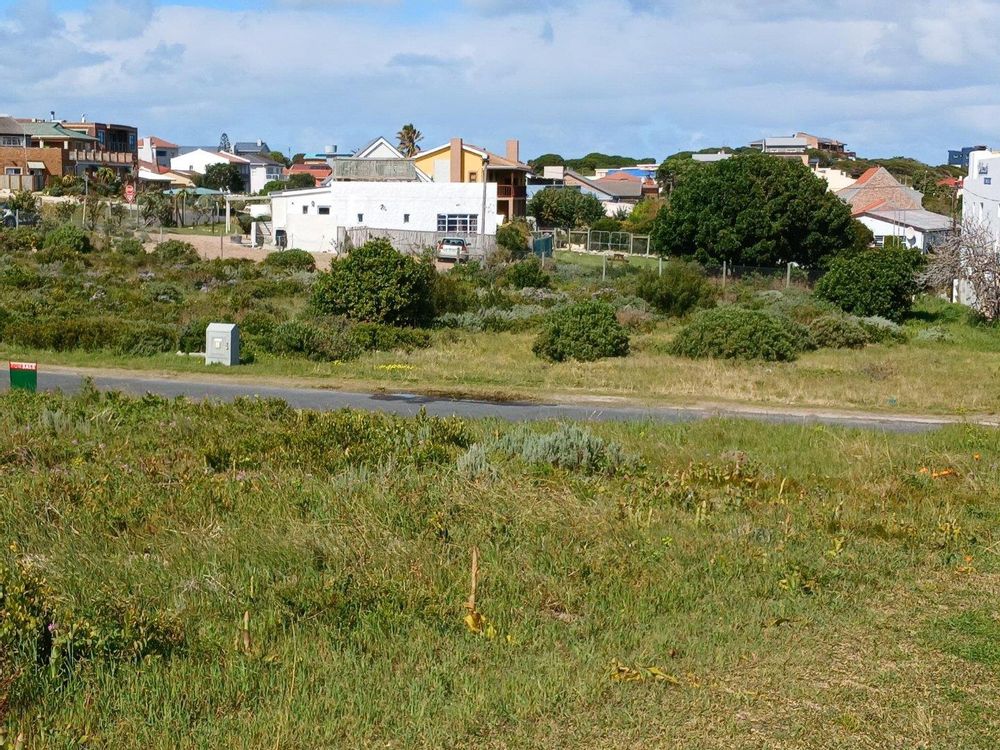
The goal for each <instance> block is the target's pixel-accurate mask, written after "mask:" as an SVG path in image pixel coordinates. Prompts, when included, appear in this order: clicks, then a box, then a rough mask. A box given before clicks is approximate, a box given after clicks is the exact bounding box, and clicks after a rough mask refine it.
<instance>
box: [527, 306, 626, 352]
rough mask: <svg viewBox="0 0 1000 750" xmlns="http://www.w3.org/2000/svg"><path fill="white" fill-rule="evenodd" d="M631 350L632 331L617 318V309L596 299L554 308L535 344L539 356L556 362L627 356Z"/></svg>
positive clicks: (534, 349) (533, 349) (533, 348)
mask: <svg viewBox="0 0 1000 750" xmlns="http://www.w3.org/2000/svg"><path fill="white" fill-rule="evenodd" d="M628 349H629V341H628V333H627V332H626V330H625V329H624V328H623V327H622V326H621V324H620V323H619V322H618V320H617V319H616V318H615V309H614V308H613V307H612V306H611V305H609V304H607V303H605V302H597V301H593V300H591V301H587V302H577V303H576V304H573V305H566V306H564V307H557V308H555V309H553V310H552V311H551V312H550V313H549V314H548V316H547V318H546V320H545V322H544V325H543V328H542V331H541V333H539V334H538V338H537V339H535V344H534V346H533V347H532V351H534V353H535V354H536V355H537V356H539V357H541V358H543V359H548V360H551V361H553V362H562V361H564V360H567V359H576V360H579V361H581V362H592V361H594V360H597V359H601V358H602V357H624V356H626V355H627V354H628Z"/></svg>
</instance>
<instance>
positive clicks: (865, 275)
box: [816, 248, 923, 321]
mask: <svg viewBox="0 0 1000 750" xmlns="http://www.w3.org/2000/svg"><path fill="white" fill-rule="evenodd" d="M922 263H923V259H922V257H921V256H920V253H919V252H917V251H916V250H907V249H891V248H883V249H878V250H868V251H865V252H862V253H858V254H856V255H848V256H846V257H843V258H837V259H836V260H834V261H833V262H832V263H831V264H830V270H829V271H828V272H827V273H826V274H824V275H823V278H821V279H820V280H819V283H818V284H817V285H816V296H817V297H819V298H820V299H825V300H827V301H829V302H832V303H833V304H835V305H838V306H839V307H841V308H842V309H844V310H846V311H847V312H849V313H852V314H854V315H860V316H869V315H878V316H881V317H883V318H888V319H890V320H895V321H899V320H901V319H902V318H903V316H904V315H906V313H907V312H909V310H910V307H911V306H912V304H913V295H914V294H916V293H917V281H916V273H917V271H918V270H919V269H920V266H921V264H922Z"/></svg>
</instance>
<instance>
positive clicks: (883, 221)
mask: <svg viewBox="0 0 1000 750" xmlns="http://www.w3.org/2000/svg"><path fill="white" fill-rule="evenodd" d="M854 218H856V219H857V220H858V221H860V222H861V223H862V224H864V225H865V226H866V227H868V228H869V229H870V230H871V232H872V234H873V235H875V246H876V247H883V246H884V245H885V241H886V240H887V239H889V238H891V237H894V238H896V239H898V240H899V241H900V242H902V243H903V244H904V245H905V246H906V247H909V248H912V249H915V250H919V251H920V252H927V251H928V250H930V249H931V248H932V247H934V245H936V244H937V243H938V242H940V241H941V240H943V239H945V238H946V237H947V236H948V234H949V233H950V232H951V230H952V221H951V219H950V218H948V217H947V216H944V215H942V214H936V213H934V212H933V211H927V210H925V209H922V208H873V209H870V210H867V211H863V212H861V213H859V214H855V216H854Z"/></svg>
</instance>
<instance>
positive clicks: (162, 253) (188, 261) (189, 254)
mask: <svg viewBox="0 0 1000 750" xmlns="http://www.w3.org/2000/svg"><path fill="white" fill-rule="evenodd" d="M153 255H155V256H156V259H157V260H159V261H161V262H162V263H173V264H177V265H185V266H190V265H193V264H195V263H197V262H198V261H200V260H201V258H200V257H199V256H198V251H197V250H195V249H194V245H192V244H191V243H190V242H182V241H181V240H166V241H165V242H161V243H160V244H158V245H157V246H156V248H155V249H154V250H153Z"/></svg>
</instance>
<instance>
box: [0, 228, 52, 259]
mask: <svg viewBox="0 0 1000 750" xmlns="http://www.w3.org/2000/svg"><path fill="white" fill-rule="evenodd" d="M41 244H42V235H41V233H40V232H38V231H37V230H36V229H32V228H31V227H18V228H17V229H0V253H30V252H31V251H32V250H34V249H35V248H36V247H38V246H39V245H41Z"/></svg>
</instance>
